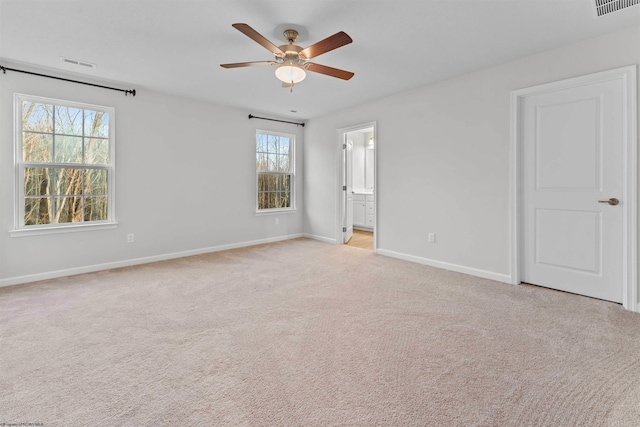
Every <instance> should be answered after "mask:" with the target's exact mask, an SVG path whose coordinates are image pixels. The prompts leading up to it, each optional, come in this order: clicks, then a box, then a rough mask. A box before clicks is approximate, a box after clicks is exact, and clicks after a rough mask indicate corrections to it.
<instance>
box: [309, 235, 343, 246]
mask: <svg viewBox="0 0 640 427" xmlns="http://www.w3.org/2000/svg"><path fill="white" fill-rule="evenodd" d="M302 237H306V238H307V239H313V240H319V241H321V242H325V243H333V244H334V245H335V244H336V243H337V242H336V239H330V238H329V237H322V236H316V235H315V234H307V233H305V234H303V235H302Z"/></svg>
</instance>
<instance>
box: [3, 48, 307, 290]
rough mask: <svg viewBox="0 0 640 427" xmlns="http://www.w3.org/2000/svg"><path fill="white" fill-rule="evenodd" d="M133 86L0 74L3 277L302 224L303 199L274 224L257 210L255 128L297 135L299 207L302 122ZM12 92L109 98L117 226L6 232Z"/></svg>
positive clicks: (251, 237) (200, 246)
mask: <svg viewBox="0 0 640 427" xmlns="http://www.w3.org/2000/svg"><path fill="white" fill-rule="evenodd" d="M3 65H5V66H8V67H11V68H19V69H25V68H26V67H24V66H23V65H21V64H11V63H10V62H8V61H3ZM35 71H38V72H43V73H45V74H46V73H47V72H48V71H47V70H35ZM72 78H78V77H77V76H72ZM85 80H86V79H85ZM116 86H118V87H122V88H125V89H131V87H130V85H127V84H118V85H116ZM136 89H137V91H138V93H137V96H136V97H132V96H125V95H124V94H123V93H120V92H114V91H109V90H104V89H98V88H92V87H89V86H82V85H78V84H73V83H66V82H61V81H56V80H51V79H46V78H42V77H35V76H28V75H25V74H19V73H15V72H11V71H8V72H7V73H6V74H5V75H0V285H8V284H13V283H20V282H25V281H30V280H35V279H39V278H46V277H54V276H59V275H64V274H70V273H76V272H82V271H90V270H93V269H97V268H102V267H112V266H117V265H127V264H131V263H136V262H142V261H145V260H153V259H161V258H163V257H169V256H174V255H178V254H185V253H194V252H198V251H206V250H208V249H211V248H216V247H220V246H223V245H240V244H243V243H245V242H252V241H263V240H269V239H279V238H282V237H286V236H291V235H299V234H300V233H301V232H302V223H303V217H302V209H300V210H298V212H296V213H288V214H279V215H277V217H278V218H279V225H275V217H276V216H272V215H261V216H256V214H255V194H256V193H255V192H256V189H255V146H254V143H255V142H254V141H255V131H256V129H263V130H271V131H277V132H286V133H294V134H295V135H296V139H297V145H296V159H297V178H298V179H297V187H296V197H297V202H298V207H299V208H301V207H302V204H303V200H302V188H303V185H302V158H303V157H302V156H303V145H304V144H303V128H301V127H296V126H292V125H287V124H281V123H276V122H269V121H262V120H256V119H253V120H249V119H248V117H247V116H248V114H249V113H259V112H257V111H243V110H237V109H232V108H226V107H220V106H215V105H210V104H206V103H202V102H198V101H194V100H189V99H185V98H180V97H174V96H168V95H164V94H159V93H154V92H150V91H146V90H145V89H144V88H142V87H136ZM16 92H18V93H25V94H30V95H38V96H44V97H51V98H57V99H64V100H71V101H78V102H85V103H91V104H97V105H104V106H112V107H115V110H116V219H117V221H118V227H117V228H116V229H109V230H100V231H88V232H75V233H65V234H53V235H41V236H27V237H10V236H9V234H8V231H9V230H11V229H12V228H13V215H14V214H13V206H14V202H13V188H14V181H13V94H14V93H16ZM127 233H135V242H134V243H126V235H127ZM172 254H173V255H172Z"/></svg>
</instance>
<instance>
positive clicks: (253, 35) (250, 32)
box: [232, 24, 284, 56]
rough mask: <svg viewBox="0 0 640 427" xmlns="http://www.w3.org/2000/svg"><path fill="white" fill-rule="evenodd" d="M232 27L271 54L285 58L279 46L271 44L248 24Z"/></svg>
mask: <svg viewBox="0 0 640 427" xmlns="http://www.w3.org/2000/svg"><path fill="white" fill-rule="evenodd" d="M232 27H233V28H235V29H236V30H238V31H240V32H241V33H242V34H244V35H245V36H247V37H249V38H250V39H251V40H253V41H255V42H256V43H258V44H260V45H261V46H262V47H264V48H266V49H267V50H268V51H269V52H271V53H273V54H274V55H276V56H284V52H283V51H281V50H280V48H279V47H278V46H276V45H275V44H273V43H271V42H270V41H269V40H267V39H266V38H265V37H264V36H263V35H262V34H260V33H259V32H257V31H256V30H254V29H253V28H251V27H250V26H248V25H247V24H233V25H232Z"/></svg>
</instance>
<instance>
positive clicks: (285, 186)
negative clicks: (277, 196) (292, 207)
mask: <svg viewBox="0 0 640 427" xmlns="http://www.w3.org/2000/svg"><path fill="white" fill-rule="evenodd" d="M279 189H280V190H281V191H290V190H291V175H280V187H279Z"/></svg>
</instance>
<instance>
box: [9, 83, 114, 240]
mask: <svg viewBox="0 0 640 427" xmlns="http://www.w3.org/2000/svg"><path fill="white" fill-rule="evenodd" d="M16 110H17V112H18V114H16V116H17V119H18V121H19V122H18V123H17V127H18V129H19V131H18V132H16V172H17V173H16V175H17V189H16V196H17V200H16V213H17V214H16V223H17V224H16V225H17V227H16V228H17V229H29V228H42V227H51V228H53V227H59V226H69V225H80V224H86V223H108V222H113V198H114V196H113V192H114V189H113V187H114V185H113V183H114V169H115V167H114V153H115V151H114V138H113V123H114V110H113V108H108V107H98V106H93V105H86V104H79V103H74V102H67V101H60V100H53V99H46V98H40V97H33V96H26V95H16Z"/></svg>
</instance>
